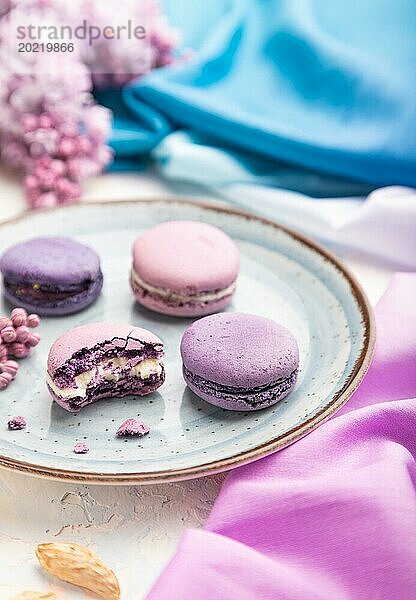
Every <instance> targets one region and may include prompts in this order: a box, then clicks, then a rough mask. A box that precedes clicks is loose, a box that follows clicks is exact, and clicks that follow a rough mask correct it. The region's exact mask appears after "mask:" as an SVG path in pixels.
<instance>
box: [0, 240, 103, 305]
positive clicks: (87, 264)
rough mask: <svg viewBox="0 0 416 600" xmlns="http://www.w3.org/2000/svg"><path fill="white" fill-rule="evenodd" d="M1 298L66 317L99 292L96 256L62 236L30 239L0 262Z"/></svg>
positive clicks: (11, 250) (94, 297)
mask: <svg viewBox="0 0 416 600" xmlns="http://www.w3.org/2000/svg"><path fill="white" fill-rule="evenodd" d="M0 271H1V273H2V275H3V293H4V296H5V297H6V298H7V300H9V302H11V303H12V304H14V305H17V306H21V307H23V308H25V309H26V310H28V311H31V312H36V313H39V314H42V315H66V314H71V313H74V312H77V311H79V310H82V309H84V308H86V307H87V306H89V305H90V304H91V303H92V302H94V301H95V300H96V299H97V297H98V296H99V294H100V293H101V290H102V286H103V274H102V272H101V267H100V259H99V257H98V255H97V253H96V252H95V251H94V250H93V249H92V248H89V247H88V246H85V245H84V244H80V243H79V242H76V241H75V240H72V239H69V238H64V237H45V238H34V239H31V240H28V241H26V242H22V243H20V244H16V245H15V246H12V247H11V248H9V249H8V250H6V252H5V253H4V254H3V256H2V257H1V259H0Z"/></svg>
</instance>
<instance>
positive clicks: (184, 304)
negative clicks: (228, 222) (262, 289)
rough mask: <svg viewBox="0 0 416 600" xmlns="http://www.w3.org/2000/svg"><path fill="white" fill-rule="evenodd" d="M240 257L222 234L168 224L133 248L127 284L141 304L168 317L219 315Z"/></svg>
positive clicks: (231, 289)
mask: <svg viewBox="0 0 416 600" xmlns="http://www.w3.org/2000/svg"><path fill="white" fill-rule="evenodd" d="M239 268H240V255H239V251H238V248H237V246H236V244H235V243H234V241H233V240H232V239H231V238H230V237H228V235H226V234H225V233H224V232H223V231H221V230H220V229H218V228H217V227H214V226H212V225H208V224H207V223H200V222H197V221H168V222H166V223H161V224H159V225H157V226H156V227H153V228H152V229H148V230H147V231H145V232H144V233H142V234H141V235H139V237H138V238H137V239H136V241H135V242H134V245H133V266H132V270H131V277H130V282H131V286H132V289H133V292H134V294H135V296H136V298H137V300H138V302H140V304H142V305H143V306H145V307H147V308H149V309H150V310H153V311H156V312H159V313H164V314H167V315H175V316H184V317H196V316H202V315H206V314H210V313H213V312H217V311H219V310H221V309H222V308H224V307H225V306H227V305H228V304H229V303H230V302H231V300H232V298H233V295H234V292H235V289H236V282H237V277H238V273H239Z"/></svg>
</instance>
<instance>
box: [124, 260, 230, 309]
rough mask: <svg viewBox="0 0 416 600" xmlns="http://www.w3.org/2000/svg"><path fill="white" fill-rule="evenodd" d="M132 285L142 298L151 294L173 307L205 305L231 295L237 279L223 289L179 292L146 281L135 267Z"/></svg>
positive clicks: (155, 298)
mask: <svg viewBox="0 0 416 600" xmlns="http://www.w3.org/2000/svg"><path fill="white" fill-rule="evenodd" d="M131 285H132V288H133V291H134V293H135V294H136V295H138V296H139V297H140V298H145V297H146V296H149V297H151V298H153V299H154V300H156V301H161V302H163V304H165V305H166V306H172V307H181V306H205V305H207V304H211V303H214V302H218V301H219V300H223V299H225V298H228V297H231V296H232V295H233V294H234V292H235V289H236V281H233V282H232V283H231V284H230V285H228V286H227V287H225V288H222V289H216V290H204V291H198V292H196V291H192V292H189V293H179V292H177V291H173V290H168V289H165V288H159V287H155V286H152V285H150V284H149V283H147V282H146V281H144V280H143V279H142V278H141V277H140V276H139V275H138V274H137V272H136V271H135V270H134V269H132V272H131Z"/></svg>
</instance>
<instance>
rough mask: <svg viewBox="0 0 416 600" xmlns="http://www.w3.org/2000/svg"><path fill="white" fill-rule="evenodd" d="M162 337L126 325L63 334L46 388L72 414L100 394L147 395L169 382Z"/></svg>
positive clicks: (54, 352) (55, 347)
mask: <svg viewBox="0 0 416 600" xmlns="http://www.w3.org/2000/svg"><path fill="white" fill-rule="evenodd" d="M162 356H163V343H162V341H161V340H160V339H159V338H158V337H157V336H156V335H154V334H153V333H151V332H150V331H147V329H142V328H140V327H134V326H133V325H128V324H126V323H107V322H103V323H90V324H89V325H82V326H80V327H76V328H75V329H72V330H71V331H68V332H66V333H64V334H63V335H62V336H61V337H59V338H58V339H57V340H56V341H55V342H54V344H53V345H52V347H51V349H50V351H49V357H48V373H47V380H46V382H47V386H48V389H49V392H50V394H51V396H52V398H53V399H54V400H55V401H56V402H57V403H58V404H60V405H61V406H62V408H65V410H67V411H69V412H79V411H80V410H81V408H83V407H84V406H86V405H87V404H91V403H92V402H96V401H97V400H100V399H101V398H108V397H114V398H120V397H123V396H127V395H133V396H144V395H145V394H149V393H150V392H153V391H155V390H156V389H157V388H158V387H159V386H161V385H162V383H163V382H164V380H165V369H164V366H163V363H162V361H161V358H162Z"/></svg>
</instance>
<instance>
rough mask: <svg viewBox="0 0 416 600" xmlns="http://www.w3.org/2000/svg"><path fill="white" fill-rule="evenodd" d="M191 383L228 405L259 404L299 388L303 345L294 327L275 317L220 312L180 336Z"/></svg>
mask: <svg viewBox="0 0 416 600" xmlns="http://www.w3.org/2000/svg"><path fill="white" fill-rule="evenodd" d="M181 354H182V361H183V375H184V379H185V381H186V383H187V384H188V386H189V387H190V389H191V390H192V391H193V392H195V394H197V395H198V396H199V397H200V398H203V399H204V400H206V401H207V402H210V403H211V404H215V405H216V406H220V407H221V408H226V409H229V410H241V411H247V410H258V409H260V408H265V407H267V406H271V405H272V404H275V403H276V402H278V401H279V400H282V399H283V398H285V397H286V396H287V395H288V394H289V393H290V392H291V390H292V389H293V388H294V386H295V383H296V379H297V375H298V369H299V350H298V345H297V342H296V340H295V338H294V337H293V335H292V333H291V332H290V331H289V330H288V329H286V328H285V327H283V326H282V325H279V324H278V323H275V322H274V321H272V320H270V319H266V318H264V317H261V316H257V315H251V314H245V313H221V314H215V315H212V316H209V317H204V318H203V319H199V320H198V321H196V322H195V323H193V324H192V325H191V326H190V327H189V328H188V329H187V330H186V331H185V333H184V335H183V337H182V342H181Z"/></svg>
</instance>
